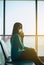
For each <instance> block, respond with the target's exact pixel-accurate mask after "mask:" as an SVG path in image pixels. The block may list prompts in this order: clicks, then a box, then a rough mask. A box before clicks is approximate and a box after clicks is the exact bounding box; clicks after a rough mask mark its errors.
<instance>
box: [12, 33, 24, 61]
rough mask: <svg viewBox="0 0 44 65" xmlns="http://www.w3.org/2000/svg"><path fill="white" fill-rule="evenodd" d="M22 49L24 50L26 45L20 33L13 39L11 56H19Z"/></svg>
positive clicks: (15, 57)
mask: <svg viewBox="0 0 44 65" xmlns="http://www.w3.org/2000/svg"><path fill="white" fill-rule="evenodd" d="M22 51H24V45H23V43H22V41H21V38H20V35H19V34H15V35H14V36H13V37H12V40H11V58H12V60H15V59H17V58H19V56H20V54H21V52H22Z"/></svg>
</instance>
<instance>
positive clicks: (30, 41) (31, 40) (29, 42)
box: [24, 36, 35, 48]
mask: <svg viewBox="0 0 44 65" xmlns="http://www.w3.org/2000/svg"><path fill="white" fill-rule="evenodd" d="M24 46H26V47H29V48H35V36H25V37H24Z"/></svg>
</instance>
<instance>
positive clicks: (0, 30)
mask: <svg viewBox="0 0 44 65" xmlns="http://www.w3.org/2000/svg"><path fill="white" fill-rule="evenodd" d="M2 23H3V2H2V1H0V34H3V24H2Z"/></svg>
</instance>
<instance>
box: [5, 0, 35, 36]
mask: <svg viewBox="0 0 44 65" xmlns="http://www.w3.org/2000/svg"><path fill="white" fill-rule="evenodd" d="M5 19H6V27H5V33H6V34H7V35H9V34H11V33H12V27H13V24H14V23H15V22H21V23H22V24H23V28H24V29H23V30H24V33H25V34H26V35H29V34H35V28H36V27H35V1H6V18H5Z"/></svg>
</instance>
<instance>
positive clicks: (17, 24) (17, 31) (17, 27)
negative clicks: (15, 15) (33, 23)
mask: <svg viewBox="0 0 44 65" xmlns="http://www.w3.org/2000/svg"><path fill="white" fill-rule="evenodd" d="M20 28H22V24H21V23H19V22H16V23H15V24H14V26H13V31H12V36H11V39H12V37H13V35H14V34H16V33H17V34H18V33H19V29H20Z"/></svg>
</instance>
